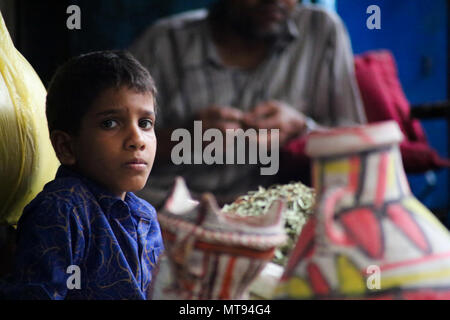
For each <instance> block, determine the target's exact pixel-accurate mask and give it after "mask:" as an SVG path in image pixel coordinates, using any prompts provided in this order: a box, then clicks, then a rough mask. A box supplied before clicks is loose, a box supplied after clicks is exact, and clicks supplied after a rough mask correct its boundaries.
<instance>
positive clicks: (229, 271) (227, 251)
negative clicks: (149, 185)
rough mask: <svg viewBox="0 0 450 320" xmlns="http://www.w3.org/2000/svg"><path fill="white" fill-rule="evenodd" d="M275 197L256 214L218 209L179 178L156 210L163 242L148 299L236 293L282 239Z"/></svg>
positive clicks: (237, 296) (241, 293) (244, 287)
mask: <svg viewBox="0 0 450 320" xmlns="http://www.w3.org/2000/svg"><path fill="white" fill-rule="evenodd" d="M283 210H284V203H283V202H282V201H275V202H274V203H273V204H272V206H271V207H270V208H269V209H268V211H267V213H266V214H265V215H263V216H260V217H240V216H237V215H236V214H233V213H223V212H222V211H220V210H219V208H218V207H217V204H216V203H215V200H214V198H213V196H212V195H211V194H206V195H204V197H203V198H202V201H201V202H200V204H194V203H192V201H191V200H190V199H189V194H188V191H187V188H186V187H185V185H184V182H183V181H182V180H181V179H178V180H177V184H176V187H175V189H174V192H173V194H172V196H171V197H170V198H169V199H168V201H167V203H166V205H165V207H164V209H163V210H162V211H160V212H159V213H158V217H159V221H160V223H161V228H162V233H163V236H164V241H165V244H166V248H167V250H166V252H165V257H164V258H161V259H160V261H159V262H158V264H159V267H158V272H157V273H156V276H155V281H154V283H152V298H153V299H194V300H195V299H242V298H245V297H246V296H247V290H248V287H249V285H250V283H251V282H252V281H253V280H254V279H255V278H256V277H257V276H258V274H259V273H260V272H261V271H262V269H263V267H264V266H265V265H266V263H267V262H269V261H270V260H271V259H272V258H273V255H274V252H275V248H276V247H277V246H278V245H280V244H282V243H283V242H284V241H285V240H286V236H285V234H284V230H283V220H282V212H283Z"/></svg>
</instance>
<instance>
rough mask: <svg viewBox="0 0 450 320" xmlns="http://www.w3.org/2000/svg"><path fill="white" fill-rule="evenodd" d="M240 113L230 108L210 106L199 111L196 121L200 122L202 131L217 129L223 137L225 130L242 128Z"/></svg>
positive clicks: (241, 114) (241, 115)
mask: <svg viewBox="0 0 450 320" xmlns="http://www.w3.org/2000/svg"><path fill="white" fill-rule="evenodd" d="M243 117H244V114H243V113H242V111H240V110H238V109H235V108H232V107H219V106H211V107H209V108H206V109H203V110H201V111H200V112H199V113H198V115H197V119H196V120H200V121H202V127H203V130H208V129H210V128H216V129H219V130H220V131H221V132H222V133H223V134H224V135H225V133H226V130H227V129H240V128H242V122H241V121H242V119H243Z"/></svg>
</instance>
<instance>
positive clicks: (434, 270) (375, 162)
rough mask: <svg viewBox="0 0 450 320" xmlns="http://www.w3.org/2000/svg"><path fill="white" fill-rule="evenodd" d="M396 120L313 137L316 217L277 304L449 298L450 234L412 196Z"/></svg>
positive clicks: (294, 255)
mask: <svg viewBox="0 0 450 320" xmlns="http://www.w3.org/2000/svg"><path fill="white" fill-rule="evenodd" d="M401 139H402V133H401V131H400V129H399V127H398V125H397V123H396V122H394V121H387V122H380V123H375V124H370V125H366V126H358V127H351V128H341V129H333V130H328V131H323V132H315V133H312V134H311V136H310V138H309V140H308V143H307V152H308V154H309V155H310V156H311V157H312V159H313V166H312V173H311V174H312V177H313V185H314V188H315V190H316V192H317V203H318V206H317V207H316V211H315V213H314V214H313V216H312V217H311V218H310V220H309V221H308V222H307V224H306V225H305V227H304V228H303V230H302V232H301V234H300V236H299V239H298V241H297V244H296V247H295V248H294V250H293V252H292V254H291V256H290V257H289V261H288V263H287V266H286V269H285V271H284V274H283V276H282V277H281V280H280V282H279V284H278V287H277V288H276V290H275V297H276V298H280V299H450V234H449V232H448V230H447V229H446V228H445V227H444V226H443V225H442V224H441V223H440V222H439V220H438V219H436V218H435V216H434V215H433V214H432V213H431V212H430V211H428V209H427V208H425V207H424V206H423V205H422V204H421V203H420V202H419V201H418V200H417V199H416V198H415V197H414V196H413V195H412V194H411V191H410V189H409V185H408V182H407V179H406V176H405V172H404V170H403V166H402V160H401V154H400V151H399V147H398V144H399V142H400V141H401Z"/></svg>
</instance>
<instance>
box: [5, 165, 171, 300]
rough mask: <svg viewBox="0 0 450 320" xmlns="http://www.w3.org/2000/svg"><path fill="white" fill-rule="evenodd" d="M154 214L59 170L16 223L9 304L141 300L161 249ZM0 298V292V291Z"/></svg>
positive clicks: (142, 205)
mask: <svg viewBox="0 0 450 320" xmlns="http://www.w3.org/2000/svg"><path fill="white" fill-rule="evenodd" d="M163 249H164V247H163V241H162V237H161V230H160V227H159V223H158V220H157V217H156V211H155V209H154V208H153V206H151V205H150V204H148V203H147V202H146V201H144V200H142V199H140V198H138V197H136V196H135V195H134V194H133V193H131V192H128V193H127V194H126V196H125V201H123V200H122V199H120V198H119V197H116V196H113V195H112V194H110V193H109V192H107V191H106V190H104V189H103V188H101V187H100V186H98V185H97V184H95V183H94V182H92V181H90V180H88V179H86V178H85V177H82V176H80V175H79V174H77V173H75V172H73V171H71V170H69V169H68V168H65V167H63V166H61V167H60V168H59V170H58V172H57V175H56V178H55V180H53V181H51V182H49V183H48V184H47V185H46V186H45V187H44V190H43V191H42V192H41V193H40V194H38V196H37V197H36V198H35V199H34V200H33V201H32V202H30V204H28V206H27V207H26V208H25V210H24V212H23V215H22V217H21V219H20V220H19V224H18V243H17V255H16V261H15V262H16V264H15V274H14V275H13V276H12V277H11V279H9V281H8V284H6V282H5V281H3V282H2V283H1V284H0V293H1V292H3V294H4V295H5V297H6V298H12V299H22V298H25V299H34V298H43V299H145V298H146V291H147V288H148V286H149V284H150V282H151V279H152V274H151V272H152V268H153V267H154V265H155V263H156V260H157V258H158V256H159V254H160V253H161V252H162V251H163ZM0 296H1V294H0Z"/></svg>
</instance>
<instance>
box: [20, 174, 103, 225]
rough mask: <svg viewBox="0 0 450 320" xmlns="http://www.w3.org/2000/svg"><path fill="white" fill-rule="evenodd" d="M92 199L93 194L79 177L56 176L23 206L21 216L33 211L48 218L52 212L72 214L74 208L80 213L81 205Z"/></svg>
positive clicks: (36, 214)
mask: <svg viewBox="0 0 450 320" xmlns="http://www.w3.org/2000/svg"><path fill="white" fill-rule="evenodd" d="M92 200H95V199H94V196H93V195H92V193H91V192H90V191H89V189H88V188H87V186H86V185H85V184H84V183H83V181H82V180H81V179H80V178H77V177H57V178H55V179H54V180H52V181H50V182H48V183H47V184H46V185H45V186H44V188H43V190H42V191H41V192H40V193H38V195H37V196H36V197H35V198H34V199H33V200H32V201H31V202H30V203H29V204H28V205H27V206H26V207H25V209H24V212H23V217H24V216H27V215H30V214H31V213H33V215H34V216H46V217H47V218H49V219H50V217H51V216H53V215H54V214H59V215H61V214H72V213H74V211H75V210H74V208H77V210H76V211H77V212H78V213H82V211H83V210H82V208H83V207H84V206H83V205H85V204H86V203H87V202H89V201H92Z"/></svg>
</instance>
